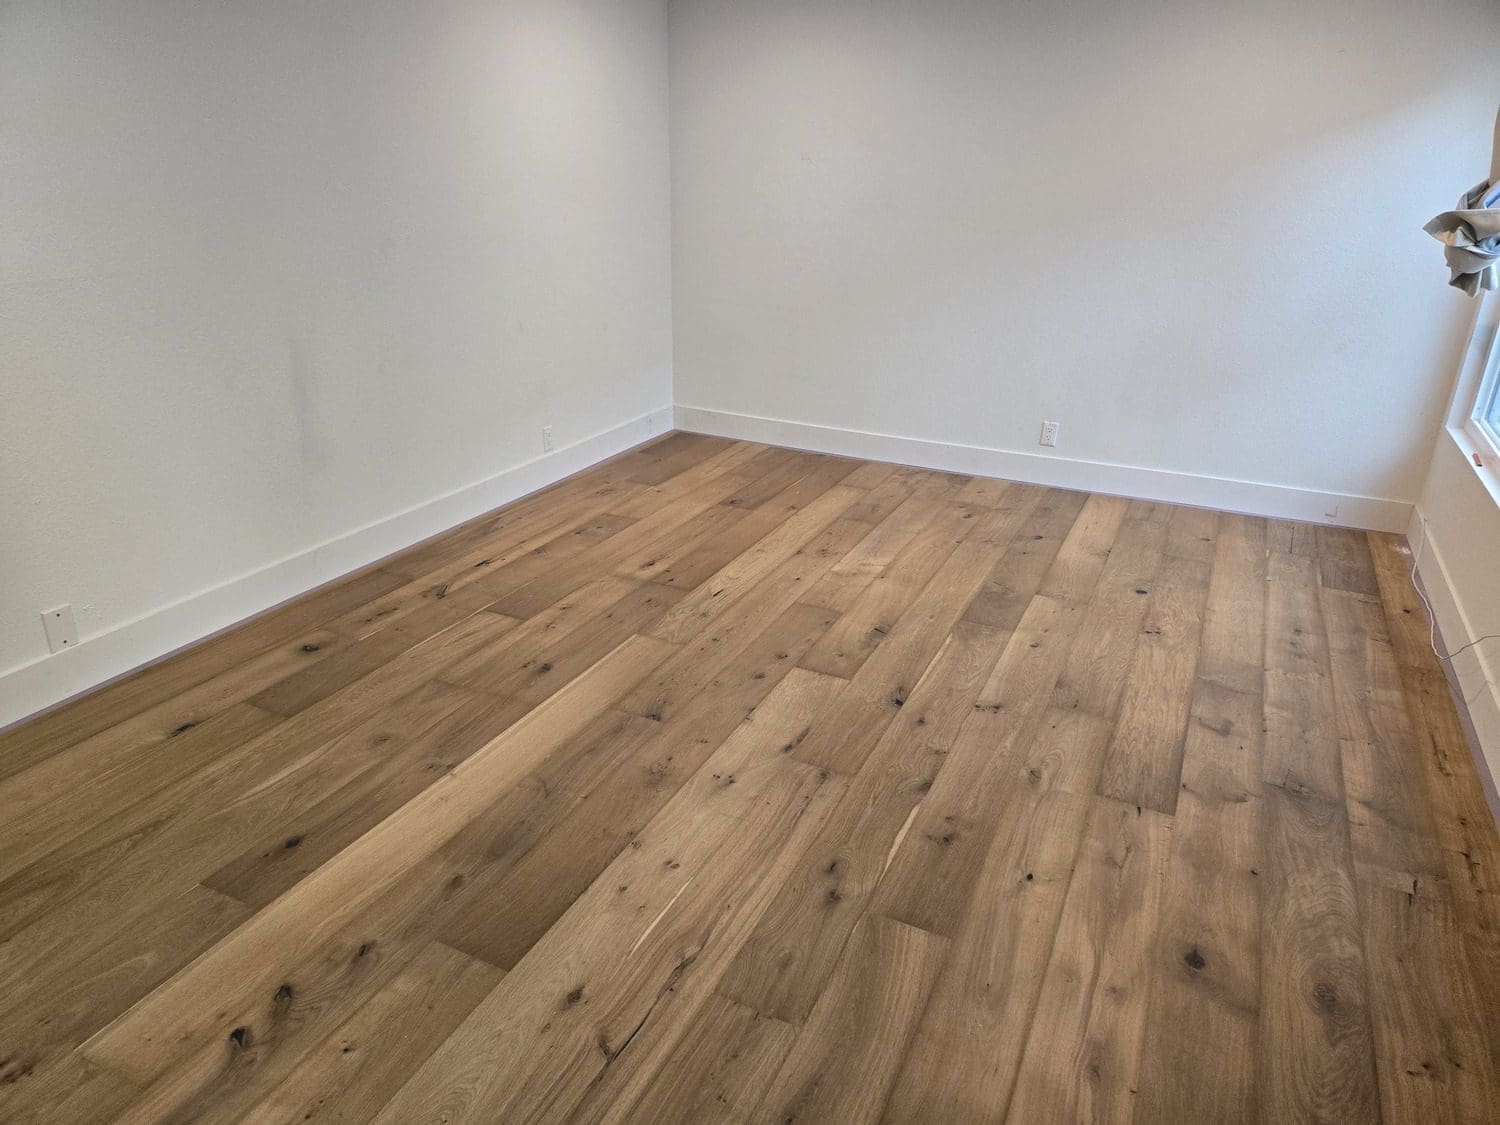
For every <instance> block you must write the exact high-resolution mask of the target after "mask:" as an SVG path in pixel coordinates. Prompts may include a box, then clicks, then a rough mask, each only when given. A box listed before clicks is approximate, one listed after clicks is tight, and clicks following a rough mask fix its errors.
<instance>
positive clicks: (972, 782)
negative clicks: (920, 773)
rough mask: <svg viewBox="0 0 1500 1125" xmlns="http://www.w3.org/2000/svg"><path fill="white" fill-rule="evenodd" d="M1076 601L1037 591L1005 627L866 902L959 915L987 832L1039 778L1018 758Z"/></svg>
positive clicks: (1038, 785)
mask: <svg viewBox="0 0 1500 1125" xmlns="http://www.w3.org/2000/svg"><path fill="white" fill-rule="evenodd" d="M1080 616H1081V611H1080V610H1079V608H1078V607H1076V606H1069V605H1067V604H1065V603H1062V602H1058V601H1055V600H1053V599H1051V598H1043V597H1037V598H1034V599H1033V600H1032V603H1031V608H1029V609H1028V610H1027V611H1026V616H1025V617H1024V618H1023V619H1022V621H1021V624H1020V626H1019V627H1018V628H1017V629H1016V631H1015V632H1014V633H1013V634H1012V635H1011V638H1010V640H1009V642H1008V643H1007V644H1006V646H1005V652H1004V653H1003V654H1002V655H1001V657H1000V660H999V662H998V663H997V664H996V665H995V670H994V672H993V673H991V675H990V678H989V680H988V681H987V682H986V684H985V686H984V689H983V690H982V691H981V692H980V695H979V700H978V702H977V703H976V704H975V705H974V707H973V709H972V710H971V711H970V713H969V717H968V718H967V719H966V720H965V721H964V725H963V727H962V728H961V729H960V730H959V732H958V736H957V738H956V739H955V740H954V743H953V747H952V749H951V750H950V751H949V753H948V758H947V761H946V762H945V764H944V765H943V768H942V771H941V772H940V773H939V774H938V777H937V780H936V781H935V782H934V783H933V785H932V789H931V790H930V791H929V792H928V794H927V796H926V797H925V798H924V799H923V800H922V804H921V806H920V808H919V809H918V811H917V815H916V818H915V819H914V820H913V821H912V825H911V829H910V831H908V832H907V833H906V835H905V836H904V837H903V838H902V841H901V845H900V847H898V848H897V849H896V852H895V855H894V856H893V857H892V859H891V863H890V867H889V869H888V870H887V871H886V873H885V875H884V877H883V878H882V879H881V881H880V887H879V889H878V890H877V891H876V893H875V901H874V903H873V905H872V909H874V910H876V911H878V912H880V913H882V914H885V915H887V916H888V917H891V918H896V919H898V920H900V921H903V922H906V923H908V924H909V925H913V926H917V927H918V928H920V929H924V930H928V931H930V932H932V933H937V934H944V935H951V934H953V933H954V932H955V931H956V930H957V929H958V927H959V926H960V925H961V924H962V921H963V918H964V916H965V912H966V908H967V905H968V902H969V899H970V897H971V896H972V895H973V893H974V888H975V885H976V883H977V882H978V880H979V877H980V872H981V870H982V867H983V865H984V863H985V862H986V858H985V857H986V855H987V854H988V852H989V850H990V847H991V842H992V840H993V839H994V836H995V833H996V832H997V831H999V830H1000V826H1001V825H1002V823H1003V822H1004V820H1005V818H1006V816H1007V815H1008V814H1009V812H1010V811H1011V808H1012V806H1013V805H1014V803H1015V802H1016V801H1018V800H1021V799H1023V795H1024V794H1027V793H1034V792H1038V791H1041V790H1042V788H1043V787H1044V786H1045V784H1046V779H1045V777H1044V776H1043V775H1042V773H1041V772H1040V771H1035V772H1033V771H1032V770H1029V769H1027V768H1026V766H1025V765H1024V764H1023V761H1024V757H1025V754H1026V752H1027V750H1028V749H1029V747H1030V745H1031V743H1032V742H1033V741H1034V740H1035V738H1036V736H1037V734H1038V732H1039V731H1040V730H1041V728H1042V725H1043V724H1044V722H1045V721H1046V717H1047V702H1048V698H1049V697H1048V694H1047V691H1048V689H1049V688H1050V686H1051V685H1052V684H1053V683H1055V682H1056V680H1057V676H1058V671H1059V669H1060V668H1061V667H1062V665H1063V662H1064V661H1065V660H1066V659H1067V655H1068V649H1069V644H1070V641H1071V639H1072V635H1073V631H1074V630H1075V629H1076V628H1077V625H1078V618H1079V617H1080Z"/></svg>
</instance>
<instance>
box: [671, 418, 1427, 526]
mask: <svg viewBox="0 0 1500 1125" xmlns="http://www.w3.org/2000/svg"><path fill="white" fill-rule="evenodd" d="M676 418H677V428H678V429H680V430H692V431H694V432H696V433H703V434H714V435H717V436H719V437H728V438H737V439H741V440H746V441H758V442H765V443H767V444H769V445H789V446H792V447H794V448H797V449H808V450H812V451H814V452H817V453H836V454H840V455H842V456H845V457H859V458H862V459H865V460H870V461H896V462H900V463H901V464H905V465H917V466H919V467H921V468H926V469H941V470H943V471H945V472H952V473H973V474H978V475H980V476H987V477H1000V478H1003V479H1005V480H1017V481H1025V482H1027V483H1030V484H1044V485H1048V486H1050V487H1053V488H1071V489H1077V490H1079V491H1083V492H1103V493H1108V494H1110V495H1114V496H1130V497H1135V498H1139V499H1142V500H1161V501H1166V502H1169V503H1173V504H1189V505H1192V506H1194V507H1200V508H1218V509H1220V510H1222V511H1228V512H1243V513H1246V514H1248V515H1256V516H1274V517H1277V518H1281V519H1294V520H1305V521H1308V522H1310V523H1321V524H1328V525H1332V526H1336V527H1355V528H1363V529H1366V530H1371V531H1405V530H1406V525H1407V521H1408V520H1409V519H1410V518H1411V513H1412V505H1411V504H1410V503H1407V502H1406V501H1403V500H1384V499H1380V498H1378V497H1373V496H1354V495H1350V494H1347V493H1341V492H1318V491H1314V490H1311V489H1303V488H1288V487H1287V486H1285V485H1279V484H1261V483H1257V482H1255V481H1245V480H1230V479H1228V478H1226V477H1206V476H1197V475H1194V474H1192V473H1175V472H1168V471H1166V470H1163V469H1143V468H1138V467H1136V466H1132V465H1111V464H1108V463H1105V462H1102V461H1078V460H1073V459H1071V458H1067V457H1056V456H1048V455H1044V454H1039V453H1017V452H1015V451H1013V450H1009V449H988V448H985V447H983V446H977V445H956V444H953V443H950V442H940V441H925V440H923V439H921V438H910V437H898V436H896V435H894V434H872V433H866V432H864V431H862V430H845V429H839V428H835V427H832V426H816V425H810V424H808V423H806V422H788V421H785V420H784V419H780V418H760V417H756V416H754V415H750V414H735V413H731V412H729V411H725V410H708V409H704V408H703V407H698V406H681V405H679V406H678V407H677V409H676Z"/></svg>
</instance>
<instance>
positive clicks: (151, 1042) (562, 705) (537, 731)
mask: <svg viewBox="0 0 1500 1125" xmlns="http://www.w3.org/2000/svg"><path fill="white" fill-rule="evenodd" d="M667 651H668V650H667V646H665V645H664V644H663V643H662V642H660V641H655V640H652V639H651V638H648V637H636V638H632V639H631V640H629V641H627V642H626V643H624V644H622V645H621V646H620V647H619V648H618V649H616V650H615V651H614V652H613V653H611V654H610V655H609V656H608V657H606V658H605V659H604V660H602V661H600V662H599V664H597V665H596V666H595V667H594V668H592V669H590V671H589V672H587V673H585V674H584V675H583V676H580V677H579V679H578V680H576V681H575V682H574V683H573V684H571V685H569V687H568V688H565V689H564V690H563V691H560V692H558V693H557V695H555V696H553V697H552V699H550V700H549V701H548V702H547V703H546V704H543V705H542V706H541V707H538V708H537V709H536V710H535V711H533V712H532V713H531V714H529V715H527V716H526V718H525V719H523V720H521V721H520V722H518V723H517V724H516V725H515V726H513V727H511V728H509V729H508V730H507V731H505V733H503V734H501V735H500V736H499V737H497V738H496V739H495V740H494V741H492V742H491V743H490V744H489V745H488V746H486V747H485V748H484V749H482V750H480V751H478V752H477V753H475V754H473V755H472V756H470V757H469V758H468V759H467V760H465V761H464V763H463V764H462V765H460V766H459V767H458V768H457V769H455V770H454V771H453V772H452V773H451V774H449V775H448V776H447V777H445V778H443V779H442V780H441V781H439V782H438V783H436V784H434V785H432V786H431V787H429V788H428V789H426V790H424V791H423V792H422V793H421V794H420V795H419V796H418V797H417V798H415V799H414V800H412V801H411V802H409V803H408V804H406V805H405V806H403V807H402V809H401V810H400V811H399V812H398V813H395V814H393V815H392V816H390V817H387V818H386V819H385V820H384V821H382V822H381V823H380V824H378V825H377V826H376V827H375V828H372V829H371V830H370V831H369V832H367V833H366V834H365V835H364V836H361V837H360V838H359V840H357V841H356V842H355V843H353V844H351V845H350V846H349V847H348V848H346V849H344V850H343V851H342V852H340V853H339V854H338V855H337V856H336V857H335V858H334V859H332V860H330V861H329V862H328V863H326V864H324V865H323V866H322V867H320V868H318V870H317V871H316V872H315V873H314V874H313V875H311V876H309V877H308V878H306V879H304V880H302V882H300V883H298V884H297V885H296V886H295V887H293V888H292V890H290V891H288V892H287V893H286V894H285V895H283V896H282V897H281V898H279V899H277V900H276V902H275V903H273V904H272V905H271V906H270V907H267V908H266V909H265V910H262V911H261V912H260V913H258V914H257V915H255V917H254V918H253V919H252V920H251V921H250V922H249V923H247V924H246V925H245V926H242V927H241V928H240V929H238V930H236V931H235V932H234V933H233V934H231V935H230V936H229V937H228V938H226V939H225V940H224V941H222V942H220V943H219V944H218V945H216V946H215V947H214V948H213V949H212V950H210V951H209V952H208V953H206V954H204V955H203V956H202V957H200V958H199V959H198V960H197V961H195V962H194V963H193V964H192V965H191V966H190V967H189V968H188V969H187V970H185V971H184V972H183V973H181V974H179V975H178V976H177V977H175V978H174V979H173V980H172V981H170V982H168V983H167V984H166V985H165V986H163V987H162V988H160V989H158V990H156V991H155V992H153V993H152V994H151V995H150V996H148V997H147V998H146V999H145V1000H143V1001H142V1002H141V1003H139V1004H137V1005H136V1006H135V1007H134V1008H132V1009H131V1010H130V1011H129V1012H128V1013H126V1015H125V1016H124V1017H122V1018H121V1019H119V1020H116V1021H115V1022H114V1023H112V1024H111V1025H110V1026H109V1027H107V1028H105V1029H104V1030H103V1031H102V1032H101V1033H100V1034H99V1035H97V1036H95V1037H94V1038H93V1039H91V1040H90V1041H89V1043H88V1044H87V1045H86V1047H85V1053H86V1054H87V1055H88V1056H89V1057H90V1058H92V1059H94V1060H95V1061H96V1062H100V1063H103V1064H104V1065H106V1066H110V1067H113V1068H114V1069H116V1070H118V1071H120V1072H121V1073H123V1074H125V1075H127V1076H129V1077H132V1078H134V1079H136V1080H138V1081H145V1080H147V1079H149V1078H152V1077H155V1076H156V1075H159V1074H161V1073H162V1072H163V1071H164V1070H165V1069H166V1068H167V1067H168V1066H169V1065H170V1064H171V1063H172V1062H173V1061H175V1060H176V1059H177V1058H180V1057H181V1056H182V1054H183V1044H185V1043H187V1042H190V1041H192V1040H193V1039H195V1038H197V1037H198V1036H201V1035H203V1034H205V1033H207V1032H208V1031H209V1030H210V1029H211V1027H212V1025H213V1022H214V1020H215V1018H216V1016H217V1015H218V1013H219V1012H220V1011H221V1009H222V1008H224V1007H225V1006H228V1005H230V1004H231V1003H232V998H233V997H244V996H248V995H249V994H251V993H253V992H257V991H259V990H261V989H266V990H267V991H268V992H270V991H275V988H274V987H268V984H269V983H270V982H273V981H274V980H275V979H276V978H277V977H278V976H279V975H280V974H279V970H280V967H281V965H282V964H283V963H284V961H285V960H287V959H288V958H290V957H293V956H295V954H296V952H297V950H299V949H302V948H305V947H306V946H307V945H308V944H310V943H311V942H313V941H315V940H316V939H317V937H318V936H319V935H320V934H323V933H326V932H328V931H329V930H330V929H332V928H335V927H336V926H337V924H338V922H339V920H340V919H342V918H344V917H347V916H348V915H349V914H350V913H351V912H352V911H353V910H354V909H356V908H357V907H358V906H359V905H361V904H363V903H365V902H368V901H369V900H370V899H371V898H373V897H374V896H375V895H376V894H378V893H379V892H380V891H381V890H382V889H384V888H386V887H388V886H390V885H391V884H392V883H393V882H394V881H395V880H396V879H398V878H399V877H400V876H401V874H402V873H404V872H405V871H407V870H409V869H410V867H411V866H412V865H413V864H414V863H415V862H416V861H417V860H419V859H420V858H421V857H422V856H423V855H425V854H427V852H428V851H430V850H432V849H433V848H436V847H437V846H439V845H440V844H441V843H442V842H443V841H444V840H446V839H447V838H449V837H450V836H452V834H453V833H454V832H455V831H457V829H458V828H459V827H461V826H462V825H463V823H464V822H465V821H466V820H467V819H469V817H471V816H472V815H474V813H476V812H477V811H478V810H479V809H481V808H483V806H484V805H485V804H487V803H488V802H489V801H491V800H493V799H494V798H495V797H496V796H498V795H499V794H500V793H502V792H504V790H505V789H506V788H508V787H509V786H510V785H512V784H514V783H515V782H516V781H518V780H520V778H521V777H523V776H525V773H526V771H527V770H528V769H529V768H531V767H533V766H534V764H535V763H536V762H537V761H539V760H540V759H541V758H542V757H543V756H544V755H545V754H546V753H548V752H549V751H551V750H552V749H554V748H555V747H556V746H557V745H559V744H560V743H561V742H562V741H564V740H565V739H567V738H569V737H571V736H573V735H575V734H577V733H578V731H579V730H580V729H581V728H582V727H583V726H584V725H585V724H586V723H587V722H588V720H589V719H590V718H592V716H593V715H595V714H597V713H598V712H599V711H600V710H602V709H603V708H604V707H607V706H608V705H609V704H610V703H612V702H613V701H614V700H615V699H617V698H618V697H619V696H620V695H621V694H623V693H624V692H625V691H626V690H628V689H629V687H630V686H631V685H632V684H634V683H635V681H636V680H637V679H639V678H640V676H642V675H644V674H645V672H647V671H649V670H650V668H651V666H652V665H653V664H655V663H656V662H658V661H660V660H661V659H662V658H663V657H664V656H665V655H666V653H667ZM309 918H314V919H316V921H315V922H313V923H311V924H309V922H308V919H309Z"/></svg>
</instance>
